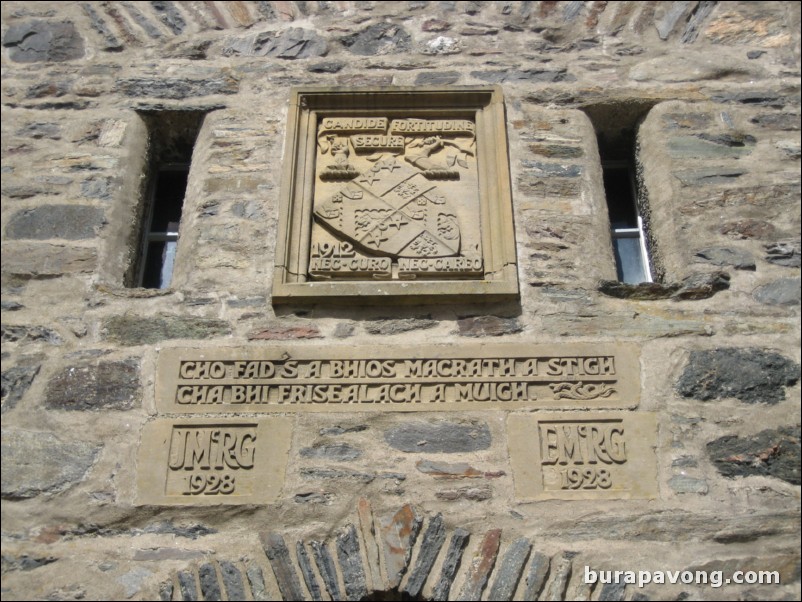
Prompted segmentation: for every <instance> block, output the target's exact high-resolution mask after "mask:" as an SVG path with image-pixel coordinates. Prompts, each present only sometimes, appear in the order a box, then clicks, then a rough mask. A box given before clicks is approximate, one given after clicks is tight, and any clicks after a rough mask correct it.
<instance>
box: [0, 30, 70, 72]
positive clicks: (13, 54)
mask: <svg viewBox="0 0 802 602" xmlns="http://www.w3.org/2000/svg"><path fill="white" fill-rule="evenodd" d="M3 46H4V47H5V48H8V49H9V51H8V56H9V58H10V59H11V60H12V61H16V62H18V63H37V62H53V63H59V62H63V61H72V60H75V59H79V58H81V57H83V56H84V41H83V38H81V36H80V34H79V33H78V31H77V30H76V29H75V25H73V24H72V23H70V22H69V21H63V22H53V21H28V22H25V23H20V24H18V25H12V26H11V27H9V28H8V30H7V31H6V35H5V36H3Z"/></svg>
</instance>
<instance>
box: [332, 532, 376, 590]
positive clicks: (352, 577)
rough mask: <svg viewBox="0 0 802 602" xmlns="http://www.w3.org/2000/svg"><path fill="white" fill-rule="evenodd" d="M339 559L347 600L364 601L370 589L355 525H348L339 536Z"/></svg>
mask: <svg viewBox="0 0 802 602" xmlns="http://www.w3.org/2000/svg"><path fill="white" fill-rule="evenodd" d="M337 559H338V560H339V562H340V572H341V573H342V576H343V582H344V584H345V595H346V596H347V599H348V600H362V599H363V598H364V597H365V596H367V595H368V588H367V584H366V583H365V570H364V569H363V568H362V557H361V556H360V554H359V537H358V535H357V533H356V527H354V526H353V525H348V526H347V527H346V528H345V529H343V530H342V531H341V532H340V533H339V534H338V535H337Z"/></svg>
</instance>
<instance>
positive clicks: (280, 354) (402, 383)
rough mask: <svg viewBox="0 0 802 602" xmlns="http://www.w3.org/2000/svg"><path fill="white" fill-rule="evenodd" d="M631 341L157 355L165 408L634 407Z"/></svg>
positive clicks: (160, 401) (635, 369)
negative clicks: (628, 343) (623, 342)
mask: <svg viewBox="0 0 802 602" xmlns="http://www.w3.org/2000/svg"><path fill="white" fill-rule="evenodd" d="M639 400H640V370H639V363H638V353H637V348H636V347H635V346H633V345H627V344H604V345H590V344H568V345H548V346H546V345H542V346H540V345H523V344H496V345H460V346H459V347H456V348H455V347H453V346H425V345H421V346H415V347H402V346H393V347H388V346H386V345H377V346H364V347H353V346H344V345H340V346H327V347H323V348H316V347H309V346H290V345H281V346H279V345H276V346H270V347H244V348H173V349H164V350H162V351H161V352H160V353H159V360H158V369H157V374H156V404H157V408H158V409H159V411H160V412H166V413H212V412H259V413H261V412H292V411H303V412H326V411H328V412H343V411H346V412H347V411H351V412H354V411H356V412H364V411H396V412H397V411H438V412H442V411H464V410H484V409H505V410H518V409H529V410H541V409H558V408H559V409H562V408H567V409H611V408H634V407H636V406H637V405H638V402H639Z"/></svg>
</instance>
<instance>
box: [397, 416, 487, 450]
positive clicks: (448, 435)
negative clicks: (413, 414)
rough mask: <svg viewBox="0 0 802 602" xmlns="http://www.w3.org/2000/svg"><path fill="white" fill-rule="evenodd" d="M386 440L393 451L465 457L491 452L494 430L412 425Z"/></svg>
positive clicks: (470, 425) (477, 426) (440, 424)
mask: <svg viewBox="0 0 802 602" xmlns="http://www.w3.org/2000/svg"><path fill="white" fill-rule="evenodd" d="M384 440H385V441H386V442H387V444H388V445H390V447H392V448H394V449H398V450H400V451H404V452H412V453H447V454H454V453H464V452H470V451H478V450H481V449H488V448H489V447H490V442H491V436H490V428H489V427H488V426H487V424H485V423H480V422H472V423H463V422H445V421H441V422H434V421H433V422H411V423H408V424H403V425H401V426H396V427H392V428H390V429H388V430H387V431H386V432H385V433H384Z"/></svg>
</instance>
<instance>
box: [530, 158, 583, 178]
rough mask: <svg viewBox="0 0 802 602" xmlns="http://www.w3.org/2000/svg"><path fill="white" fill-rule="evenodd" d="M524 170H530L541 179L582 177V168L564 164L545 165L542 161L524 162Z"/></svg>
mask: <svg viewBox="0 0 802 602" xmlns="http://www.w3.org/2000/svg"><path fill="white" fill-rule="evenodd" d="M522 166H523V167H524V169H527V170H530V171H531V173H532V174H533V175H534V176H537V177H540V178H548V177H557V178H578V177H579V176H581V175H582V166H581V165H575V164H564V163H543V162H541V161H523V162H522Z"/></svg>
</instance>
